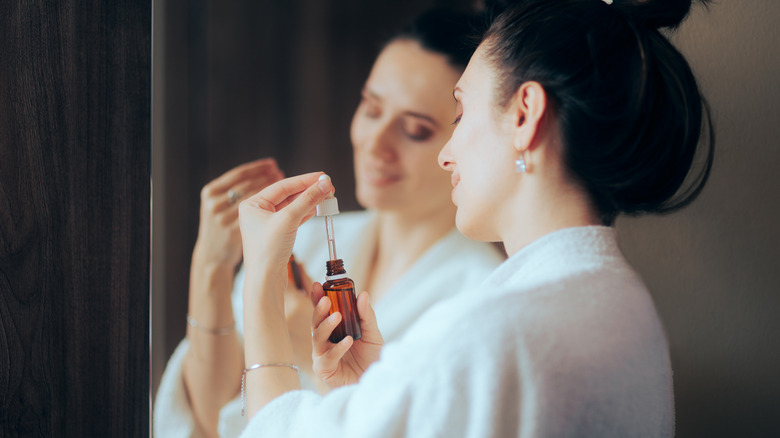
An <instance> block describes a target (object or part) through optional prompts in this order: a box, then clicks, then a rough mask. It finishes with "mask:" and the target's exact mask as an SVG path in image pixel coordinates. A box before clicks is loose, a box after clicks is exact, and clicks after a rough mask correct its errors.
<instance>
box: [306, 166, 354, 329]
mask: <svg viewBox="0 0 780 438" xmlns="http://www.w3.org/2000/svg"><path fill="white" fill-rule="evenodd" d="M325 178H328V176H327V175H322V176H321V177H320V179H325ZM337 214H339V203H338V200H337V199H336V197H335V196H333V195H330V196H328V197H327V198H325V200H324V201H322V203H321V204H320V205H318V206H317V216H324V217H325V234H326V236H327V238H328V256H329V260H328V261H327V262H325V269H326V275H325V279H326V280H327V281H325V283H323V284H322V289H323V290H324V291H325V294H326V295H327V296H328V298H330V312H329V315H332V314H334V313H336V312H339V313H341V322H339V325H338V326H336V328H335V329H334V330H333V333H331V335H330V338H329V340H330V342H332V343H334V344H335V343H338V342H340V341H341V340H342V339H344V338H345V337H347V336H352V339H353V340H355V341H357V340H358V339H360V338H361V336H362V333H361V331H360V316H359V315H358V311H357V298H356V297H355V282H354V281H352V279H351V278H348V277H347V271H346V269H344V261H343V260H341V259H340V258H338V256H337V255H336V237H335V234H334V230H333V216H334V215H337Z"/></svg>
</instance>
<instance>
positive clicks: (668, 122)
mask: <svg viewBox="0 0 780 438" xmlns="http://www.w3.org/2000/svg"><path fill="white" fill-rule="evenodd" d="M690 7H691V2H690V1H685V0H681V1H660V0H658V1H653V0H649V1H633V0H625V1H621V0H611V1H610V0H560V1H555V2H552V1H549V0H521V1H517V2H511V3H510V4H509V5H508V6H507V9H506V10H505V11H504V12H503V13H502V14H501V15H500V16H499V17H498V18H497V19H496V20H495V21H494V22H493V23H492V25H491V27H490V29H489V30H488V31H487V33H486V34H485V36H484V38H483V40H482V42H481V43H480V45H479V47H478V48H477V50H476V52H475V54H474V55H473V57H472V59H471V60H470V62H469V64H468V67H467V68H466V70H465V71H464V73H463V75H462V77H461V78H460V79H459V80H458V83H457V85H456V86H455V88H454V97H455V100H456V102H457V103H456V108H457V115H456V117H455V120H454V123H455V124H456V128H455V130H454V132H453V135H452V138H451V139H450V140H449V142H448V143H447V144H446V145H445V146H444V148H443V149H442V151H441V152H440V154H439V163H440V165H441V167H443V168H444V169H445V170H448V171H450V172H451V183H452V187H453V188H452V200H453V202H454V204H455V205H456V206H457V213H456V224H457V227H458V229H459V230H461V231H462V232H463V233H464V234H465V235H466V236H468V237H471V238H474V239H478V240H485V241H501V242H503V243H504V246H505V248H506V250H507V253H508V255H509V258H508V259H507V260H506V261H505V262H504V263H503V264H502V265H501V266H500V267H498V268H497V269H496V270H495V271H494V272H493V273H492V274H491V275H490V276H489V277H488V278H487V279H486V280H485V281H484V282H483V283H482V284H480V285H479V286H477V287H475V288H474V289H473V290H471V291H470V293H464V294H460V295H458V296H456V297H453V298H452V299H450V300H447V301H444V302H441V303H439V304H438V305H436V306H434V307H432V308H431V309H429V310H428V311H427V312H426V313H425V314H424V315H422V316H421V317H420V319H419V320H418V321H417V323H416V324H415V325H414V326H413V327H412V328H411V329H410V330H409V331H408V332H407V333H406V335H405V336H404V337H403V338H402V339H401V340H400V341H397V342H394V343H392V344H390V345H386V346H382V345H381V335H380V329H379V328H378V325H377V320H378V317H377V315H376V314H375V313H374V312H373V309H372V307H371V305H370V300H369V293H370V292H371V291H370V290H369V291H368V293H366V292H363V293H361V294H360V295H359V296H358V304H357V305H358V309H359V311H360V317H361V329H362V333H363V335H362V338H361V339H360V340H353V339H351V338H350V337H346V338H345V339H344V340H342V341H341V342H339V343H338V344H331V343H330V342H328V341H327V337H328V335H329V334H330V332H331V331H332V330H333V328H334V327H335V325H336V324H337V323H338V321H339V315H338V314H335V315H331V316H328V312H327V308H328V306H329V303H328V301H329V300H328V298H327V297H324V296H323V294H322V289H321V287H320V286H319V285H318V284H315V285H314V287H313V289H312V299H313V302H314V303H315V310H314V315H313V318H312V322H311V324H312V325H311V326H312V330H313V354H314V369H315V370H317V373H318V374H319V375H320V376H321V377H322V378H324V379H325V380H326V381H327V382H328V383H329V384H330V385H331V386H333V387H338V389H337V390H334V391H331V392H330V393H328V394H326V395H320V394H316V393H314V392H311V391H299V390H297V389H299V388H300V382H299V379H298V376H297V373H296V372H295V371H294V369H293V368H292V366H293V365H294V361H295V359H294V356H293V355H292V354H291V352H290V340H289V338H287V337H285V336H283V335H282V336H280V335H279V333H280V332H281V331H282V330H283V322H280V316H279V310H278V309H274V308H273V307H272V306H269V305H268V304H269V303H274V302H278V300H279V296H280V291H279V290H278V285H279V284H280V281H281V280H280V277H281V275H283V274H282V270H283V267H284V264H285V262H286V259H285V256H287V255H288V254H289V253H290V252H291V251H292V245H291V244H290V243H289V242H288V241H289V237H290V236H291V235H294V234H295V231H296V229H297V227H298V224H299V223H300V222H301V221H304V220H306V219H307V218H308V217H309V216H310V215H311V214H312V211H313V209H314V208H315V206H316V205H317V204H318V203H320V202H321V201H322V200H323V199H324V198H325V197H326V196H329V195H330V194H331V193H332V192H333V191H334V187H333V185H332V184H331V182H330V181H329V180H328V178H321V176H322V174H321V173H319V172H315V173H310V174H306V175H300V176H296V177H292V178H288V179H285V180H283V181H281V182H279V183H275V184H273V185H271V186H269V187H268V188H266V189H264V190H262V191H260V192H259V193H257V194H255V195H253V196H252V197H250V198H249V199H247V200H246V201H244V202H242V204H241V207H240V215H239V221H240V226H241V232H242V236H243V238H244V241H245V242H246V244H245V245H244V260H245V263H246V265H247V266H251V267H252V269H251V270H250V269H248V270H247V279H246V282H245V286H244V291H243V294H244V300H245V301H244V302H245V312H246V314H247V315H251V318H246V319H245V336H246V337H245V351H246V356H245V362H244V368H245V371H244V376H245V381H246V397H247V406H248V412H249V414H250V415H252V420H251V421H250V423H249V425H248V427H247V429H246V430H245V431H244V434H243V436H245V437H278V436H292V437H308V436H317V437H322V436H354V437H358V436H359V437H386V436H409V437H434V436H447V437H461V436H464V437H507V436H518V437H536V436H555V437H563V436H566V437H569V436H570V437H575V436H576V437H580V436H593V437H626V436H663V437H668V436H673V435H674V401H673V400H674V397H673V385H672V370H671V365H670V360H669V347H668V345H667V340H666V336H665V333H664V329H663V326H662V324H661V321H660V318H659V316H658V314H657V312H656V309H655V306H654V304H653V300H652V298H651V296H650V293H649V292H648V290H647V288H646V287H645V285H644V283H643V281H642V279H641V278H640V277H639V275H638V274H637V273H636V272H635V271H634V270H633V268H632V267H631V266H630V265H629V263H628V262H627V261H626V259H625V258H624V256H623V255H622V253H621V251H620V248H619V246H618V242H617V236H616V233H615V230H614V228H613V223H614V220H615V218H616V217H617V216H618V215H620V214H629V215H636V214H644V213H668V212H671V211H674V210H676V209H679V208H682V207H684V206H685V205H687V204H689V203H690V202H692V201H693V200H694V199H695V198H696V196H697V195H698V194H699V193H700V192H701V190H702V188H703V187H704V184H705V182H706V180H707V178H708V175H709V170H710V168H711V165H712V159H713V149H714V142H713V140H712V138H711V135H710V136H708V135H706V134H707V133H710V134H711V130H712V128H711V124H710V122H709V116H708V113H707V111H706V104H705V102H704V100H703V98H702V96H701V95H700V92H699V89H698V86H697V83H696V80H695V78H694V75H693V73H692V72H691V69H690V67H689V66H688V63H687V61H686V60H685V58H684V57H683V56H682V55H681V54H680V53H679V52H678V51H677V50H676V49H675V47H674V46H673V45H672V44H671V43H670V42H669V40H668V39H667V37H666V36H665V35H664V34H663V33H661V32H660V31H659V29H660V28H673V27H676V26H677V25H679V24H680V23H681V22H682V20H683V19H684V18H685V17H686V16H687V14H688V12H689V9H690ZM703 139H704V140H705V141H702V140H703ZM702 146H703V147H702ZM698 154H701V157H702V161H701V166H698V164H697V160H696V159H695V158H696V157H697V155H698ZM290 199H294V200H293V201H292V202H289V204H288V203H287V202H288V201H289V200H290ZM277 207H278V208H277ZM253 242H254V243H253ZM257 242H262V243H257ZM250 243H252V244H250ZM271 249H273V251H274V252H275V253H277V254H278V255H279V256H278V257H277V258H276V259H268V258H264V257H262V254H265V253H267V252H268V251H269V250H271Z"/></svg>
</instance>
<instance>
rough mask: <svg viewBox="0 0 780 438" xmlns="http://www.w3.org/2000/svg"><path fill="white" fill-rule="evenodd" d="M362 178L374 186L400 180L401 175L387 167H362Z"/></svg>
mask: <svg viewBox="0 0 780 438" xmlns="http://www.w3.org/2000/svg"><path fill="white" fill-rule="evenodd" d="M361 173H362V175H363V180H364V181H365V182H367V183H369V184H372V185H375V186H385V185H389V184H393V183H396V182H398V181H400V180H401V176H400V175H399V174H397V173H395V172H393V171H391V170H389V169H378V168H371V167H365V168H363V172H361Z"/></svg>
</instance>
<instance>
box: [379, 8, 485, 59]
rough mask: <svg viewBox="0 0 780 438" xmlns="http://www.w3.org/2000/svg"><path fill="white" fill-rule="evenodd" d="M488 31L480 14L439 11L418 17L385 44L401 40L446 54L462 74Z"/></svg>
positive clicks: (440, 9)
mask: <svg viewBox="0 0 780 438" xmlns="http://www.w3.org/2000/svg"><path fill="white" fill-rule="evenodd" d="M486 29H487V25H486V21H485V20H484V19H483V18H482V16H481V15H479V14H477V13H472V12H466V11H460V10H454V9H448V8H436V9H430V10H428V11H426V12H423V13H422V14H421V15H419V16H417V17H416V18H415V19H414V20H412V21H411V22H409V23H408V24H406V25H405V26H404V27H402V28H401V29H400V30H399V31H398V32H397V33H396V34H395V35H393V37H392V38H390V39H389V41H388V42H387V43H386V44H385V45H387V44H389V43H391V42H393V41H397V40H412V41H416V42H418V43H419V44H420V46H422V48H424V49H425V50H428V51H430V52H433V53H438V54H441V55H444V56H445V57H447V60H448V61H449V63H450V65H452V66H453V67H455V68H458V69H460V70H461V71H462V70H465V69H466V65H468V63H469V59H471V55H473V54H474V50H476V48H477V46H478V45H479V41H480V39H481V37H482V34H483V33H484V32H485V30H486Z"/></svg>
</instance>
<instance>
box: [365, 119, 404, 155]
mask: <svg viewBox="0 0 780 438" xmlns="http://www.w3.org/2000/svg"><path fill="white" fill-rule="evenodd" d="M396 143H397V139H396V138H394V130H393V121H392V120H388V121H380V122H377V123H376V124H375V125H374V126H373V129H372V130H371V131H370V132H369V133H368V135H367V136H366V139H365V143H364V148H365V150H366V151H367V152H369V153H370V154H371V155H373V156H375V157H377V158H379V159H381V160H383V161H392V160H393V159H395V156H396V150H395V145H396Z"/></svg>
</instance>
